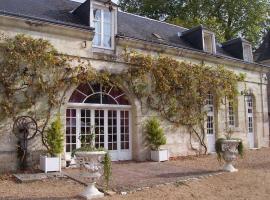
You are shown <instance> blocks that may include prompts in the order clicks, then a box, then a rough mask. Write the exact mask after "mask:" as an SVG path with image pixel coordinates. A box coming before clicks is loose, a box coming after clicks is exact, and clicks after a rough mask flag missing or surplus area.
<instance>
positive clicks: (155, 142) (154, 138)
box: [145, 117, 166, 151]
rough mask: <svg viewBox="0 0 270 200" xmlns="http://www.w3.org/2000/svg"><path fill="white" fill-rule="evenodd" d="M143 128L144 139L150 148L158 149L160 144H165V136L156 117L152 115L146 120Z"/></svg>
mask: <svg viewBox="0 0 270 200" xmlns="http://www.w3.org/2000/svg"><path fill="white" fill-rule="evenodd" d="M145 128H146V134H147V136H146V139H147V141H148V144H149V146H150V148H151V149H152V150H154V151H156V150H159V148H160V146H161V145H164V144H166V137H165V135H164V131H163V129H162V128H161V127H160V123H159V121H158V119H156V118H154V117H153V118H151V119H149V120H147V122H146V125H145Z"/></svg>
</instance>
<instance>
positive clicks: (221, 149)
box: [216, 139, 243, 172]
mask: <svg viewBox="0 0 270 200" xmlns="http://www.w3.org/2000/svg"><path fill="white" fill-rule="evenodd" d="M240 147H241V148H240ZM216 151H217V154H218V157H219V158H220V157H222V158H223V160H224V161H225V164H224V166H223V170H224V171H228V172H237V171H238V169H235V168H234V166H233V162H234V161H235V160H236V159H237V155H238V154H240V155H242V153H243V152H242V151H243V148H242V141H241V140H239V139H219V140H217V142H216Z"/></svg>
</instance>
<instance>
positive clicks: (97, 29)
mask: <svg viewBox="0 0 270 200" xmlns="http://www.w3.org/2000/svg"><path fill="white" fill-rule="evenodd" d="M94 28H95V33H99V34H100V33H101V23H100V21H95V22H94Z"/></svg>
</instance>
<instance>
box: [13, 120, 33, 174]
mask: <svg viewBox="0 0 270 200" xmlns="http://www.w3.org/2000/svg"><path fill="white" fill-rule="evenodd" d="M37 132H38V126H37V122H36V121H35V120H34V119H33V118H32V117H30V116H20V117H18V118H16V119H15V121H14V124H13V133H14V134H15V136H16V137H17V138H18V157H19V158H20V168H21V169H22V170H25V169H27V167H28V165H27V148H28V141H29V140H32V139H33V138H34V137H35V136H36V134H37Z"/></svg>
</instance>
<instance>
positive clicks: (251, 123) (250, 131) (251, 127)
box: [246, 96, 255, 148]
mask: <svg viewBox="0 0 270 200" xmlns="http://www.w3.org/2000/svg"><path fill="white" fill-rule="evenodd" d="M246 105H247V131H248V133H247V137H248V143H249V148H254V147H255V142H254V139H255V138H254V116H253V111H254V109H253V98H252V96H246Z"/></svg>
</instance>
